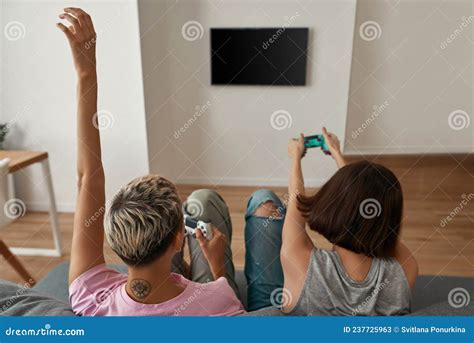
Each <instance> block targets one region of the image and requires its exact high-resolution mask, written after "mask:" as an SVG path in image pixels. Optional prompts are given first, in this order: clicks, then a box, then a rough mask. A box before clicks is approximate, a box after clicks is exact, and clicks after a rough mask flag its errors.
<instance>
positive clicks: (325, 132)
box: [323, 126, 330, 142]
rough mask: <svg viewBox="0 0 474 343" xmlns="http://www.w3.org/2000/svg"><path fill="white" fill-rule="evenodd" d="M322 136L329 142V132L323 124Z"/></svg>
mask: <svg viewBox="0 0 474 343" xmlns="http://www.w3.org/2000/svg"><path fill="white" fill-rule="evenodd" d="M323 137H324V139H325V140H326V142H329V138H330V137H329V132H328V130H326V127H324V126H323Z"/></svg>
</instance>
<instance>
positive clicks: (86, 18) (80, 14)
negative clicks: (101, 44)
mask: <svg viewBox="0 0 474 343" xmlns="http://www.w3.org/2000/svg"><path fill="white" fill-rule="evenodd" d="M64 12H66V13H68V14H72V15H73V16H74V17H76V18H77V19H78V20H79V21H80V23H81V25H82V26H87V27H88V28H93V24H92V19H91V17H90V15H89V14H87V13H86V12H85V11H84V10H82V9H81V8H76V7H66V8H65V9H64Z"/></svg>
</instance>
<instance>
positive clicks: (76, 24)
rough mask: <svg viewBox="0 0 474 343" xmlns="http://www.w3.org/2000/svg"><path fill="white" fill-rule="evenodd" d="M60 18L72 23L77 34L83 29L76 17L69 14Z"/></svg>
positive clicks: (64, 14)
mask: <svg viewBox="0 0 474 343" xmlns="http://www.w3.org/2000/svg"><path fill="white" fill-rule="evenodd" d="M59 18H61V19H65V20H67V21H68V22H70V23H71V24H72V27H73V29H74V32H75V33H77V32H78V30H79V29H80V27H81V24H80V22H79V20H78V19H77V18H76V17H74V16H72V15H70V14H69V13H63V14H60V15H59Z"/></svg>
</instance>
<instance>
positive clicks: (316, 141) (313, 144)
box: [304, 135, 331, 155]
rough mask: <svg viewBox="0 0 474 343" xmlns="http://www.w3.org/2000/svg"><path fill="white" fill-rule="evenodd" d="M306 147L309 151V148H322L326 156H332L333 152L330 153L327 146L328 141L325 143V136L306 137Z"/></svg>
mask: <svg viewBox="0 0 474 343" xmlns="http://www.w3.org/2000/svg"><path fill="white" fill-rule="evenodd" d="M304 147H305V148H306V149H308V148H321V150H322V151H323V152H324V153H325V154H326V155H331V152H330V151H329V147H328V145H327V144H326V141H325V139H324V136H323V135H312V136H306V137H305V138H304Z"/></svg>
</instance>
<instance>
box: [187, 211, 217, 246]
mask: <svg viewBox="0 0 474 343" xmlns="http://www.w3.org/2000/svg"><path fill="white" fill-rule="evenodd" d="M196 230H200V231H201V233H202V235H203V236H204V238H206V239H207V240H208V241H210V240H211V239H212V225H211V223H207V222H205V221H202V220H197V219H195V218H192V217H189V216H185V217H184V233H185V234H186V235H190V236H193V237H196Z"/></svg>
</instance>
